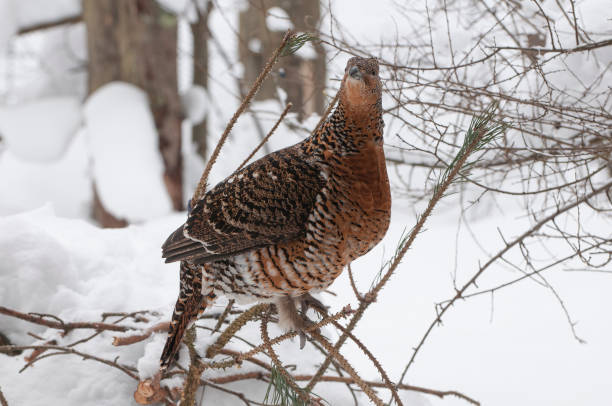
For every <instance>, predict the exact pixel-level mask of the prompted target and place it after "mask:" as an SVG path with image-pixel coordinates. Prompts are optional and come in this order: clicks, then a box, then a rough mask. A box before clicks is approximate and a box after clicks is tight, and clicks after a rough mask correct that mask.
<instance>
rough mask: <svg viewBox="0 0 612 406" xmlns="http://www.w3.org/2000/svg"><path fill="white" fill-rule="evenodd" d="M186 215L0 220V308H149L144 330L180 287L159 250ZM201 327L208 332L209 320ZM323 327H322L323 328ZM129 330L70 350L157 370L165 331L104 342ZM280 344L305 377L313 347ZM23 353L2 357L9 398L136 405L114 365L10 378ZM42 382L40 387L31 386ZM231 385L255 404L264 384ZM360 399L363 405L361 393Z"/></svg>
mask: <svg viewBox="0 0 612 406" xmlns="http://www.w3.org/2000/svg"><path fill="white" fill-rule="evenodd" d="M184 216H185V213H180V214H178V215H173V216H168V217H165V218H163V219H159V220H155V221H151V222H148V223H146V224H143V225H139V226H131V227H128V228H125V229H117V230H103V229H99V228H97V227H95V226H93V225H91V224H88V223H86V222H84V221H82V220H71V219H64V218H60V217H57V216H56V215H55V214H54V212H53V209H52V208H51V207H50V206H45V207H43V208H40V209H37V210H34V211H30V212H25V213H22V214H18V215H15V216H9V217H5V218H2V219H0V256H1V257H2V258H3V261H2V262H0V305H2V306H9V307H11V308H15V309H18V310H19V311H22V312H44V313H53V314H55V315H57V316H59V317H60V318H62V319H63V320H64V321H82V320H91V321H95V320H100V315H101V314H102V313H103V312H112V311H128V312H129V311H137V310H143V309H149V310H153V311H156V312H159V314H158V315H157V316H156V315H155V314H148V315H147V318H148V319H149V321H148V322H146V323H137V322H132V323H129V322H128V323H127V324H128V325H132V326H134V327H140V328H143V329H145V328H147V327H149V326H150V325H153V324H155V323H157V322H159V321H160V320H167V319H168V317H169V316H170V312H171V309H172V307H173V304H174V301H175V298H176V293H177V290H178V267H177V264H164V263H163V261H162V260H161V258H160V249H159V247H160V245H161V243H162V241H163V240H164V238H165V237H166V236H167V234H168V233H170V232H171V231H172V230H173V229H174V227H175V226H176V224H177V223H179V222H180V221H183V220H184ZM224 306H225V303H224V302H223V301H221V302H220V303H218V304H216V305H215V306H213V308H212V309H211V310H210V311H213V312H221V311H222V309H223V308H224ZM203 324H204V325H206V326H207V327H209V328H210V327H213V326H214V324H215V320H208V321H205V322H203ZM0 325H1V326H2V332H3V333H5V334H7V335H8V337H9V339H10V340H11V341H12V342H13V343H18V344H27V343H31V342H33V341H34V342H36V341H35V340H33V339H32V337H30V336H28V335H27V332H28V331H32V332H34V333H35V334H38V335H40V336H41V337H43V338H44V339H45V340H51V339H55V340H57V342H58V344H60V345H62V344H63V345H65V344H68V343H71V342H74V341H76V340H79V339H81V338H84V337H86V336H88V335H90V334H91V331H84V330H74V331H72V332H70V333H69V334H68V335H66V336H65V337H63V336H62V335H61V334H60V332H59V331H57V330H52V329H46V328H43V327H41V326H35V325H32V324H28V323H24V322H23V321H20V320H17V319H14V318H8V317H6V316H0ZM280 333H281V331H280V330H279V329H278V328H277V327H276V326H274V325H271V326H270V334H271V336H276V335H279V334H280ZM324 333H325V334H328V333H329V332H326V331H325V330H324ZM126 334H129V333H115V332H103V333H102V334H100V335H99V336H97V337H95V338H94V339H93V340H91V341H89V342H87V343H85V344H81V345H78V346H77V347H75V349H77V350H80V351H84V352H89V353H95V355H96V356H98V357H101V358H104V359H109V360H113V359H115V358H116V357H119V361H120V362H121V363H123V364H127V365H131V366H135V367H137V370H138V374H139V376H140V378H147V377H150V376H151V375H152V374H153V373H155V372H156V371H157V368H158V365H159V364H158V360H159V355H160V353H161V349H162V347H163V344H164V341H165V333H161V334H154V335H153V336H152V337H150V338H149V339H147V340H145V341H144V342H141V343H137V344H133V345H130V346H122V347H114V346H112V345H110V343H111V342H112V340H113V337H114V336H122V335H126ZM259 334H260V333H259V323H248V324H247V326H246V327H244V329H243V331H241V334H240V336H241V337H244V338H245V339H247V340H250V341H253V342H254V341H256V340H257V339H258V337H259ZM217 336H218V333H217V335H210V334H209V333H208V332H207V331H205V330H198V340H197V342H196V347H197V348H198V349H199V350H200V351H204V349H205V348H206V347H207V346H208V345H210V344H211V343H212V342H213V341H214V340H216V338H217ZM229 347H230V348H232V349H234V350H237V351H244V350H246V349H249V347H248V346H247V345H246V344H244V343H243V342H241V341H237V340H232V341H231V342H230V344H229ZM278 350H279V354H280V355H281V356H282V357H283V359H285V360H291V363H295V364H297V365H298V368H299V370H303V371H306V372H308V371H310V372H311V373H312V372H313V371H314V370H315V368H316V363H317V362H320V360H319V358H320V357H321V355H320V353H319V352H318V350H317V349H315V348H314V347H312V346H310V345H307V347H306V348H305V349H304V350H300V349H299V346H298V342H297V341H287V342H284V343H283V344H281V345H279V346H278ZM26 355H28V352H27V351H26V352H25V353H23V354H21V355H18V356H15V357H9V356H7V355H4V354H0V376H2V377H3V380H2V391H3V392H4V395H5V397H6V398H7V400H8V401H9V404H16V405H20V404H24V405H26V404H27V405H28V406H39V405H40V406H42V405H45V406H46V405H49V404H63V405H77V404H78V405H85V406H90V405H91V406H94V405H115V404H133V403H131V402H132V400H131V399H132V394H133V392H134V390H135V389H136V384H137V382H136V381H134V380H132V379H131V378H129V377H127V376H126V375H123V374H122V373H120V372H118V371H116V370H113V369H111V368H109V367H106V366H104V365H99V364H97V363H95V362H93V361H87V360H85V361H84V360H81V359H80V358H79V357H76V356H74V357H73V356H62V357H56V358H49V359H47V360H41V361H39V362H38V363H37V364H36V365H35V366H34V367H33V368H28V369H26V370H25V371H24V372H23V373H21V374H17V373H16V372H17V370H19V369H20V368H21V367H22V366H23V363H24V356H26ZM180 355H181V360H180V362H181V363H182V364H183V365H185V362H186V359H187V357H188V356H187V353H186V351H185V349H184V348H183V349H182V350H181V353H180ZM256 369H257V368H256V367H254V366H252V365H249V364H245V365H243V366H242V367H241V368H239V369H238V368H231V369H227V370H223V371H206V372H205V374H204V376H203V377H204V378H205V379H206V378H209V377H214V376H219V375H224V374H229V373H237V372H243V373H244V372H249V371H253V370H256ZM41 381H44V382H46V383H47V384H45V385H37V384H36V383H39V382H41ZM75 382H78V384H76V385H75ZM162 383H165V384H168V385H173V386H176V385H177V384H179V383H180V382H179V380H177V379H176V378H173V379H171V380H165V381H163V382H162ZM233 387H234V388H235V389H239V390H241V391H246V392H247V393H248V394H249V397H251V398H253V399H255V400H258V401H261V400H263V397H264V394H265V391H266V389H267V384H266V383H263V382H258V381H244V382H239V383H238V384H237V385H234V386H233ZM25 388H30V389H29V390H25ZM33 388H36V389H35V390H33ZM315 392H316V393H317V394H319V395H321V396H323V397H324V398H325V399H327V400H328V401H330V404H345V402H346V401H347V399H350V395H349V393H348V391H346V389H344V388H340V386H339V385H338V384H327V385H321V386H317V388H316V391H315ZM205 399H206V401H207V402H210V404H214V405H234V404H235V403H234V402H235V399H232V398H231V397H230V398H228V396H227V395H225V394H223V393H221V392H218V391H214V390H212V389H207V391H206V393H205ZM360 399H361V401H362V402H365V397H363V396H362V395H360ZM414 404H415V405H425V404H426V403H418V402H415V403H414Z"/></svg>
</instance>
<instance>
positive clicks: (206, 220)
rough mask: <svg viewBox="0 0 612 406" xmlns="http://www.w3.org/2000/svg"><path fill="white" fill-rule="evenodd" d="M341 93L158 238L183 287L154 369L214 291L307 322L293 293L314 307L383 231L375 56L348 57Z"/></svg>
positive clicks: (286, 320) (386, 206)
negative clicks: (310, 130)
mask: <svg viewBox="0 0 612 406" xmlns="http://www.w3.org/2000/svg"><path fill="white" fill-rule="evenodd" d="M339 92H340V95H339V96H340V97H339V103H338V106H337V107H336V109H335V111H334V113H333V114H332V115H331V116H330V117H329V118H328V119H327V121H326V122H325V123H324V124H323V125H322V126H321V127H320V128H319V129H318V130H317V131H316V132H315V133H314V134H313V135H312V136H311V137H309V138H307V139H306V140H304V141H303V142H300V143H298V144H296V145H293V146H291V147H289V148H285V149H283V150H280V151H276V152H273V153H271V154H269V155H267V156H265V157H263V158H261V159H260V160H258V161H256V162H254V163H252V164H250V165H248V166H247V167H245V168H243V169H241V170H239V171H237V172H235V173H234V174H232V175H231V176H230V177H228V178H227V179H225V180H224V181H223V182H221V183H219V184H218V185H217V186H215V187H214V188H213V189H211V190H210V191H209V192H207V193H206V194H205V196H204V197H203V198H202V199H201V200H200V201H198V202H197V204H196V205H195V206H194V207H193V210H191V212H190V213H189V215H188V219H187V222H186V223H185V224H183V225H182V226H180V227H179V228H178V229H177V230H176V231H175V232H173V233H172V234H171V235H170V236H169V237H168V239H167V240H166V242H165V243H164V244H163V247H162V250H163V257H164V258H166V262H173V261H181V286H180V292H179V298H178V300H177V303H176V306H175V310H174V314H173V317H172V323H171V326H170V332H169V336H168V340H167V341H166V345H165V347H164V351H163V353H162V356H161V360H160V363H161V367H162V368H166V367H167V366H168V365H169V363H170V362H171V361H172V359H173V357H174V355H175V354H176V352H177V351H178V348H179V345H180V341H181V339H182V336H183V334H184V332H185V330H186V328H187V327H188V325H189V324H190V323H192V322H193V321H195V319H196V317H197V315H198V314H199V313H200V312H201V311H203V310H204V309H205V308H206V307H207V306H208V305H210V304H211V303H212V302H213V301H214V299H215V298H216V297H217V296H218V295H220V294H223V295H225V296H228V297H230V298H234V299H237V300H239V301H256V300H259V301H271V302H274V303H275V305H276V307H277V309H278V312H279V318H280V320H281V322H282V323H283V324H284V326H285V327H286V328H287V329H295V330H298V331H301V330H302V329H303V328H304V327H305V326H306V324H307V323H308V321H307V320H306V319H305V317H304V316H302V315H299V314H298V313H297V311H296V302H303V301H304V300H306V301H308V302H309V303H310V304H313V303H314V304H315V305H316V306H322V305H320V303H318V302H317V301H316V300H315V299H313V298H312V297H311V296H310V294H309V292H316V291H320V290H322V289H325V288H327V287H328V286H329V285H330V284H331V283H332V282H333V281H334V280H335V279H336V277H337V276H338V275H339V274H340V273H341V272H342V269H343V268H344V266H345V265H347V264H348V263H350V262H351V261H352V260H354V259H355V258H357V257H359V256H361V255H363V254H365V253H366V252H368V251H369V250H370V249H371V248H372V247H374V245H376V244H377V243H378V242H379V241H380V240H381V239H382V237H383V236H384V234H385V232H386V231H387V228H388V226H389V218H390V208H391V196H390V191H389V181H388V178H387V170H386V166H385V157H384V152H383V138H382V132H383V126H384V123H383V121H382V102H381V83H380V79H379V76H378V62H377V61H376V59H364V58H359V57H354V58H351V59H350V60H349V61H348V63H347V66H346V69H345V75H344V78H343V80H342V85H341V88H340V91H339ZM302 338H303V335H302ZM302 345H303V344H302Z"/></svg>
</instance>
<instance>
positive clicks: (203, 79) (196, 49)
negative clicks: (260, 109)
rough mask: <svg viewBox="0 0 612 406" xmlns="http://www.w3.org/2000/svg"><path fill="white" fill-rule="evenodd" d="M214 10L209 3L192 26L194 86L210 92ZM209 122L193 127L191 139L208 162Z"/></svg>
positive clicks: (209, 2)
mask: <svg viewBox="0 0 612 406" xmlns="http://www.w3.org/2000/svg"><path fill="white" fill-rule="evenodd" d="M211 9H212V1H208V2H207V9H206V10H205V11H198V20H197V21H196V22H195V23H193V24H191V34H192V36H193V84H194V85H198V86H202V87H203V88H204V89H206V91H207V92H208V38H209V32H208V15H209V14H210V11H211ZM198 10H199V9H198ZM207 128H208V126H207V120H206V118H204V120H203V121H202V122H201V123H199V124H197V125H194V126H193V129H192V134H191V139H192V140H193V143H194V144H195V145H196V151H197V153H198V155H200V156H201V157H202V159H204V160H206V151H207V149H206V137H207V135H208V130H207Z"/></svg>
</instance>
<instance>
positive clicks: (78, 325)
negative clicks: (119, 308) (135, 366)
mask: <svg viewBox="0 0 612 406" xmlns="http://www.w3.org/2000/svg"><path fill="white" fill-rule="evenodd" d="M0 314H4V315H7V316H11V317H16V318H18V319H21V320H25V321H29V322H30V323H35V324H40V325H41V326H46V327H50V328H55V329H58V330H64V334H66V333H68V332H69V331H70V330H74V329H92V330H109V331H128V330H135V329H134V328H133V327H125V326H117V325H115V324H107V323H95V322H94V323H88V322H74V323H64V322H63V321H61V320H59V319H58V320H59V321H51V320H47V319H46V318H45V317H43V316H42V315H39V316H34V315H32V314H26V313H21V312H18V311H16V310H12V309H9V308H6V307H4V306H0ZM45 316H46V315H45ZM53 317H55V316H53ZM56 319H57V318H56Z"/></svg>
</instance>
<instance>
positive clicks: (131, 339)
mask: <svg viewBox="0 0 612 406" xmlns="http://www.w3.org/2000/svg"><path fill="white" fill-rule="evenodd" d="M169 329H170V322H169V321H163V322H161V323H157V324H155V325H154V326H151V327H149V328H148V329H146V330H145V332H144V333H142V334H135V335H130V336H125V337H118V336H115V337H113V345H114V346H116V347H119V346H122V345H130V344H134V343H138V342H140V341H143V340H146V339H147V338H149V337H150V336H151V334H153V333H160V332H163V331H168V330H169Z"/></svg>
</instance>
